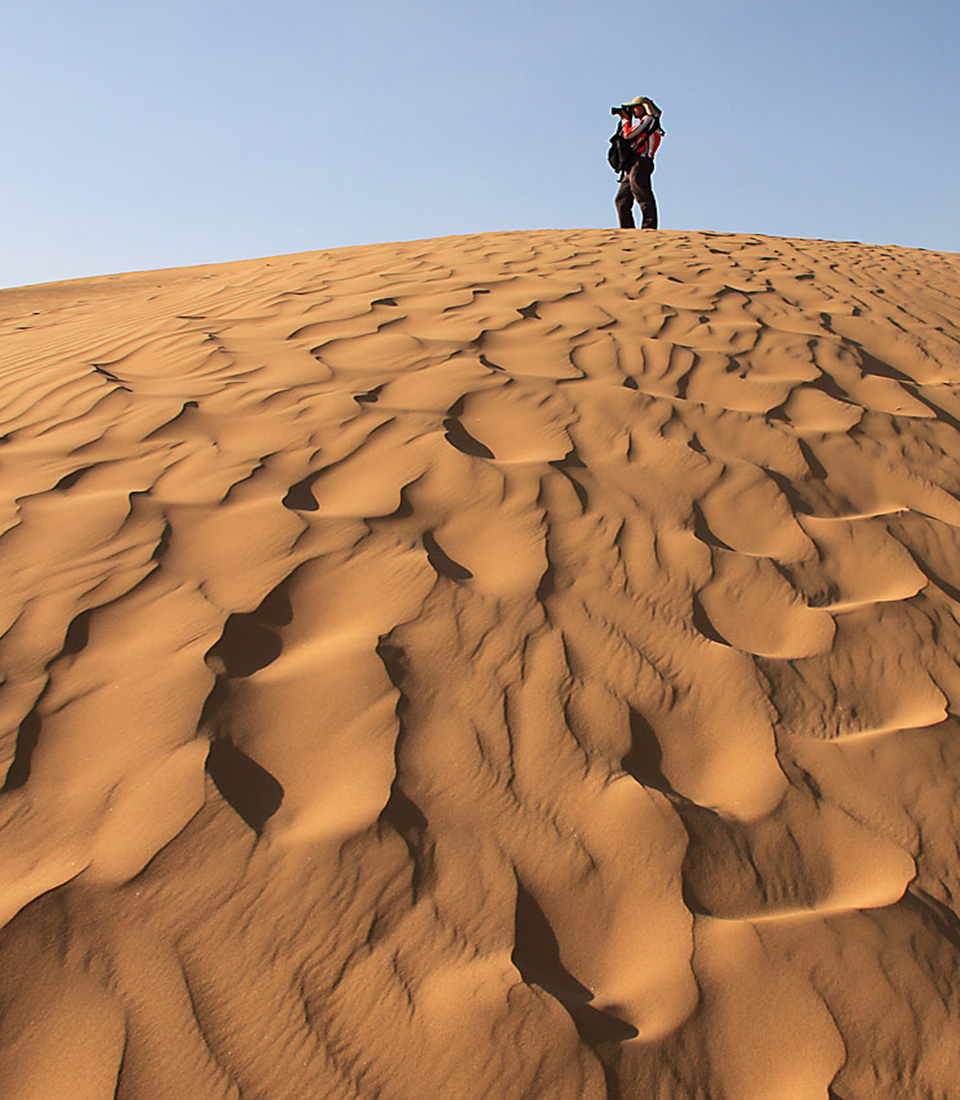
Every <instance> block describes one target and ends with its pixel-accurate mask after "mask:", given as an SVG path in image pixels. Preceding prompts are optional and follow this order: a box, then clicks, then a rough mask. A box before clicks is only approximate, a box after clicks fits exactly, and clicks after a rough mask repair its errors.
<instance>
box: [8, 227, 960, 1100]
mask: <svg viewBox="0 0 960 1100" xmlns="http://www.w3.org/2000/svg"><path fill="white" fill-rule="evenodd" d="M0 335H2V338H3V340H2V365H0V420H2V423H0V569H2V571H3V575H4V577H5V578H6V583H5V584H4V586H3V590H2V593H0V673H2V677H3V679H2V690H0V713H2V724H0V729H2V751H3V770H2V771H0V777H3V776H5V782H4V785H3V791H2V794H0V839H2V858H0V913H2V920H3V922H5V928H4V930H3V932H2V933H0V943H2V948H0V950H2V960H3V963H2V969H0V1013H2V1015H0V1081H2V1082H3V1086H2V1096H3V1097H4V1100H27V1098H31V1100H32V1098H38V1100H39V1098H42V1100H61V1098H62V1100H67V1098H69V1100H101V1098H102V1100H109V1098H110V1097H114V1096H115V1097H117V1098H119V1100H183V1098H184V1097H196V1098H202V1100H207V1098H210V1100H215V1098H220V1097H224V1098H227V1097H230V1098H237V1100H239V1098H241V1097H242V1098H244V1100H253V1098H264V1100H287V1098H289V1100H294V1098H297V1100H300V1098H307V1097H310V1098H319V1097H322V1098H324V1100H326V1098H329V1100H353V1098H359V1100H423V1098H425V1097H431V1098H432V1097H436V1098H449V1100H480V1098H490V1100H532V1098H537V1100H539V1098H544V1100H548V1098H549V1100H554V1098H555V1100H581V1098H582V1100H601V1098H608V1100H633V1098H637V1100H639V1098H641V1097H642V1098H644V1100H647V1098H651V1100H653V1098H656V1100H693V1098H703V1100H827V1098H832V1100H874V1098H876V1100H881V1098H882V1100H890V1098H893V1097H897V1098H900V1097H903V1098H908V1097H917V1098H920V1097H944V1098H945V1097H950V1096H953V1095H956V1091H957V1086H956V1080H957V1073H958V1065H960V1063H958V1057H957V1050H958V1049H960V992H958V989H957V985H956V981H955V975H956V972H957V966H958V963H960V920H958V914H960V909H958V904H960V856H958V840H957V837H958V827H960V798H958V793H960V791H958V787H960V721H958V718H957V717H956V715H957V712H958V711H957V708H958V705H960V617H958V607H960V434H958V429H960V394H958V388H957V387H958V385H960V258H958V257H956V256H951V255H941V254H936V253H930V252H921V251H914V250H907V249H895V248H880V247H875V246H864V245H858V244H849V243H830V242H821V241H787V240H777V239H770V238H759V237H745V236H732V235H720V234H710V233H677V232H664V233H657V234H639V233H637V234H634V233H623V232H608V231H592V230H591V231H586V230H584V231H575V232H532V233H501V234H488V235H479V236H473V237H458V238H446V239H441V240H433V241H419V242H412V243H406V244H397V245H380V246H374V247H363V248H354V249H342V250H337V251H328V252H318V253H311V254H303V255H296V256H288V257H279V258H274V259H270V260H258V261H250V262H244V263H236V264H226V265H220V266H212V267H203V268H192V269H183V270H173V271H162V272H150V273H140V274H131V275H119V276H111V277H108V278H98V279H91V280H84V281H77V282H70V283H62V284H51V285H47V286H38V287H27V288H23V289H17V290H8V291H3V292H0ZM954 757H957V759H956V760H955V759H954Z"/></svg>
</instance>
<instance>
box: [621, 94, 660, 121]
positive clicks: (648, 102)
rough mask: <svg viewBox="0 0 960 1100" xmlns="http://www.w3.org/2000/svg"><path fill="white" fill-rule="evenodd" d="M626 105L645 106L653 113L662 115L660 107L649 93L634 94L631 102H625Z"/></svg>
mask: <svg viewBox="0 0 960 1100" xmlns="http://www.w3.org/2000/svg"><path fill="white" fill-rule="evenodd" d="M624 107H644V108H645V109H646V110H648V111H649V112H650V114H652V115H656V116H657V117H658V118H659V116H660V108H659V107H658V106H657V105H656V103H654V102H653V100H652V99H651V98H650V97H649V96H648V95H638V96H634V97H633V99H631V100H630V102H629V103H624Z"/></svg>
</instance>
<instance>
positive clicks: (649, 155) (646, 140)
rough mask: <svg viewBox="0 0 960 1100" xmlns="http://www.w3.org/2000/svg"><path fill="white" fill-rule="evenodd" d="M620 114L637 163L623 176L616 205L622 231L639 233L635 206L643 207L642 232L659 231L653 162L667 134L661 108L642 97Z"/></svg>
mask: <svg viewBox="0 0 960 1100" xmlns="http://www.w3.org/2000/svg"><path fill="white" fill-rule="evenodd" d="M616 113H617V114H618V115H619V116H620V118H621V119H622V120H623V136H624V137H625V138H626V139H627V141H628V142H629V143H630V145H631V146H632V148H633V152H634V161H633V164H632V165H631V166H630V170H629V171H628V172H626V173H624V175H623V176H622V178H621V180H620V189H619V191H617V197H616V199H615V205H616V207H617V215H618V216H619V218H620V228H621V229H636V227H637V225H636V222H635V221H634V220H633V204H634V202H636V203H637V204H638V205H639V206H640V214H641V216H642V221H641V223H640V226H641V228H642V229H656V228H657V200H656V198H655V197H654V194H653V183H652V181H651V178H650V177H651V176H652V175H653V158H654V157H655V156H656V153H657V149H658V148H659V147H660V141H661V139H662V138H663V133H664V131H663V130H662V129H661V127H660V108H659V107H658V106H657V105H656V104H655V103H654V102H653V100H652V99H649V98H648V97H647V96H642V95H638V96H637V97H636V99H631V100H630V102H629V103H624V104H623V106H622V107H620V109H619V110H618V111H616Z"/></svg>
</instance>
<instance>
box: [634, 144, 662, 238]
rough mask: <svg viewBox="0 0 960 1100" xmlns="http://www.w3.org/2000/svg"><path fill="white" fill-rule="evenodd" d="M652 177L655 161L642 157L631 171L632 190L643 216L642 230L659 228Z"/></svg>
mask: <svg viewBox="0 0 960 1100" xmlns="http://www.w3.org/2000/svg"><path fill="white" fill-rule="evenodd" d="M652 175H653V161H652V160H650V158H649V157H640V159H639V160H638V161H637V163H636V164H635V165H634V166H633V168H631V169H630V190H631V194H632V197H633V198H635V199H636V200H637V203H638V204H639V206H640V213H641V214H642V215H643V220H642V221H641V223H640V227H641V228H642V229H656V228H657V200H656V198H654V194H653V181H652V180H651V179H650V177H651V176H652Z"/></svg>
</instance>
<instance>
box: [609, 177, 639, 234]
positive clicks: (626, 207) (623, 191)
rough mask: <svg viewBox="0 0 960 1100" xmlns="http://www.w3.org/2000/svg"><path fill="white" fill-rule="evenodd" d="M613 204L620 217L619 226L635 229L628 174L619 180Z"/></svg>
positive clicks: (631, 192) (631, 190)
mask: <svg viewBox="0 0 960 1100" xmlns="http://www.w3.org/2000/svg"><path fill="white" fill-rule="evenodd" d="M614 205H615V206H616V208H617V216H618V217H619V219H620V228H621V229H636V228H637V223H636V222H635V221H634V220H633V189H632V187H631V185H630V177H629V176H624V177H623V179H622V180H621V181H620V189H619V191H617V197H616V198H615V199H614Z"/></svg>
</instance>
